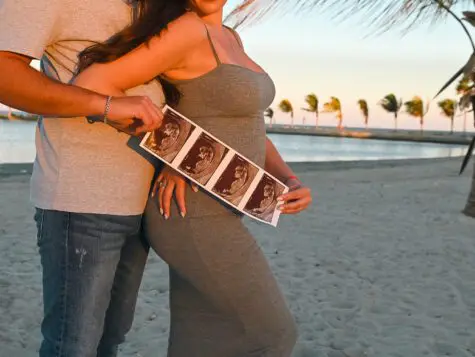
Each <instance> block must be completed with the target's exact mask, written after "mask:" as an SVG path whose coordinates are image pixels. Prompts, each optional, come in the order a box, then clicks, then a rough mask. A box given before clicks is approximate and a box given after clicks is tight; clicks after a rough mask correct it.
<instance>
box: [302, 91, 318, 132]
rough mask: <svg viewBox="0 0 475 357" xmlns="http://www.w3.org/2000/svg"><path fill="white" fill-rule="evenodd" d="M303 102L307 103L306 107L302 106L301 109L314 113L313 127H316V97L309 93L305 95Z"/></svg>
mask: <svg viewBox="0 0 475 357" xmlns="http://www.w3.org/2000/svg"><path fill="white" fill-rule="evenodd" d="M305 102H306V103H307V108H302V109H303V110H305V111H307V112H310V113H315V127H316V128H318V114H319V111H318V97H317V96H316V95H315V94H313V93H311V94H308V95H307V96H306V97H305Z"/></svg>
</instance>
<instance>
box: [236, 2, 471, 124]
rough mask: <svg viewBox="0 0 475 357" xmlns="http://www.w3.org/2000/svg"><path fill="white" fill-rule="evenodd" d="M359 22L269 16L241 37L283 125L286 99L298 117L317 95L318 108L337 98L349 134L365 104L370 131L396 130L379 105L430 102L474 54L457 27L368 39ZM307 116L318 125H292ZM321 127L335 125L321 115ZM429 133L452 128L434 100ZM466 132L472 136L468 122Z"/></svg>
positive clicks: (449, 94)
mask: <svg viewBox="0 0 475 357" xmlns="http://www.w3.org/2000/svg"><path fill="white" fill-rule="evenodd" d="M233 3H236V1H231V2H230V6H232V5H233ZM361 20H362V19H361V18H358V17H354V18H353V19H349V20H348V21H344V22H341V21H337V20H336V19H334V18H333V17H332V16H330V14H329V13H319V12H318V9H316V10H315V11H314V13H311V14H305V15H294V14H289V15H286V16H280V15H279V16H271V17H269V18H268V19H266V20H265V21H263V22H262V23H260V24H257V25H254V26H252V27H249V28H243V30H242V31H240V35H241V37H242V39H243V43H244V46H245V48H246V51H247V53H248V54H249V55H250V56H251V57H252V58H253V59H254V60H255V61H256V62H258V63H259V64H260V65H261V66H262V67H263V68H264V69H265V70H266V71H267V72H268V73H269V74H270V75H271V76H272V78H273V80H274V81H275V84H276V88H277V94H276V99H275V101H274V103H273V108H274V109H275V113H276V118H277V121H278V122H281V123H283V122H289V120H290V119H289V117H288V115H286V114H283V113H280V112H279V111H278V109H277V106H278V102H280V100H281V99H283V98H286V99H289V100H290V101H291V102H292V103H293V107H294V109H295V108H301V107H304V106H305V101H304V99H305V95H306V94H308V93H315V94H316V95H317V96H318V97H319V99H320V102H325V101H328V100H329V98H330V96H336V97H338V98H340V100H341V103H342V108H343V116H344V119H343V120H344V124H345V125H346V126H350V127H351V126H362V125H363V117H362V115H361V114H360V112H359V107H358V106H357V101H358V99H360V98H361V99H366V100H367V101H368V105H369V109H370V119H369V120H370V126H373V127H383V128H384V127H389V128H391V127H392V126H393V119H392V116H391V115H389V114H387V113H386V112H384V111H383V110H382V109H381V108H379V106H378V105H377V103H378V101H379V100H380V99H381V98H383V97H384V96H385V95H386V94H389V93H395V94H396V96H398V97H401V98H402V99H403V100H410V99H411V98H412V97H413V96H414V95H419V96H421V97H422V98H423V99H429V100H431V99H432V98H433V97H434V96H435V94H436V93H437V92H438V90H439V89H440V88H441V87H442V85H443V84H444V83H445V82H446V81H447V80H448V79H449V78H450V77H451V76H452V75H453V74H454V73H455V72H456V71H457V70H458V69H459V68H460V67H461V66H462V65H463V64H465V62H466V61H467V60H468V58H469V56H470V54H471V46H470V43H469V41H468V39H467V38H466V37H465V34H464V33H463V30H462V28H461V27H460V25H458V24H457V23H456V22H455V21H454V20H452V19H448V20H447V21H446V22H442V23H440V24H439V25H437V26H429V25H427V26H420V27H419V28H416V29H414V30H412V31H411V32H409V33H408V34H406V35H404V36H403V35H402V33H401V31H400V30H394V31H390V32H387V33H385V34H382V35H378V36H368V35H369V34H370V30H369V29H368V27H367V26H362V25H361ZM474 34H475V31H474ZM443 98H456V96H455V91H454V89H453V87H452V88H449V89H448V90H446V91H445V92H444V93H442V95H441V96H440V99H443ZM437 99H439V98H437ZM303 116H306V122H307V123H313V120H314V119H313V117H311V115H309V113H306V112H303V111H301V110H296V113H295V122H296V123H299V122H300V123H301V122H302V118H303ZM455 120H456V129H462V127H463V117H462V116H461V117H456V119H455ZM320 123H321V124H322V125H330V126H332V125H335V123H336V118H335V116H334V115H333V114H322V115H321V116H320ZM418 125H419V124H418V120H417V119H415V118H413V117H409V116H407V115H405V114H401V117H400V121H399V126H400V127H404V128H411V129H417V128H418ZM425 127H426V128H427V129H434V130H448V129H449V127H450V123H449V120H448V119H446V118H444V117H441V115H440V110H439V108H438V107H437V100H435V101H433V102H432V103H431V106H430V108H429V112H428V114H427V117H426V125H425ZM467 127H468V128H469V129H471V128H473V120H471V114H470V115H469V116H468V119H467Z"/></svg>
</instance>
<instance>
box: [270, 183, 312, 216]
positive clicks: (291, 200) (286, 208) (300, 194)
mask: <svg viewBox="0 0 475 357" xmlns="http://www.w3.org/2000/svg"><path fill="white" fill-rule="evenodd" d="M287 186H289V188H290V191H289V192H287V193H286V194H283V195H281V196H280V197H279V198H278V199H277V200H278V201H279V203H280V206H279V210H280V211H281V212H282V213H283V214H297V213H300V212H302V211H303V210H305V209H307V208H308V206H309V205H310V204H311V203H312V191H311V190H310V189H309V188H308V187H305V186H303V185H302V183H301V182H300V181H299V180H297V179H290V180H289V181H288V182H287Z"/></svg>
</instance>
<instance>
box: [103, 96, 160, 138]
mask: <svg viewBox="0 0 475 357" xmlns="http://www.w3.org/2000/svg"><path fill="white" fill-rule="evenodd" d="M162 120H163V113H162V111H161V110H160V108H158V107H157V106H156V105H155V104H153V102H152V101H151V100H150V99H149V98H148V97H132V96H131V97H113V98H112V100H111V103H110V111H109V114H108V115H107V124H109V125H111V126H113V127H114V128H116V129H117V130H120V131H123V132H126V133H128V134H131V135H139V134H142V133H146V132H148V131H153V130H155V129H157V128H159V127H160V126H161V125H162Z"/></svg>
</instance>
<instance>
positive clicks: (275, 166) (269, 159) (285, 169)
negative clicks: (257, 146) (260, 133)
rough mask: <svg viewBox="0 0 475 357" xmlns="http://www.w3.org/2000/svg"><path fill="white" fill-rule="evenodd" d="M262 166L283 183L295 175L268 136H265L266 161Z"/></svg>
mask: <svg viewBox="0 0 475 357" xmlns="http://www.w3.org/2000/svg"><path fill="white" fill-rule="evenodd" d="M264 168H265V170H266V171H268V172H269V173H270V174H271V175H273V176H275V177H276V178H278V179H279V180H280V181H282V182H283V183H285V184H287V182H286V181H288V180H289V178H292V177H296V176H295V174H294V172H293V171H292V169H291V168H290V167H289V165H287V164H286V163H285V161H284V159H283V158H282V156H280V154H279V152H278V151H277V148H276V147H275V146H274V144H273V143H272V141H270V139H269V138H266V163H265V167H264Z"/></svg>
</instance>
